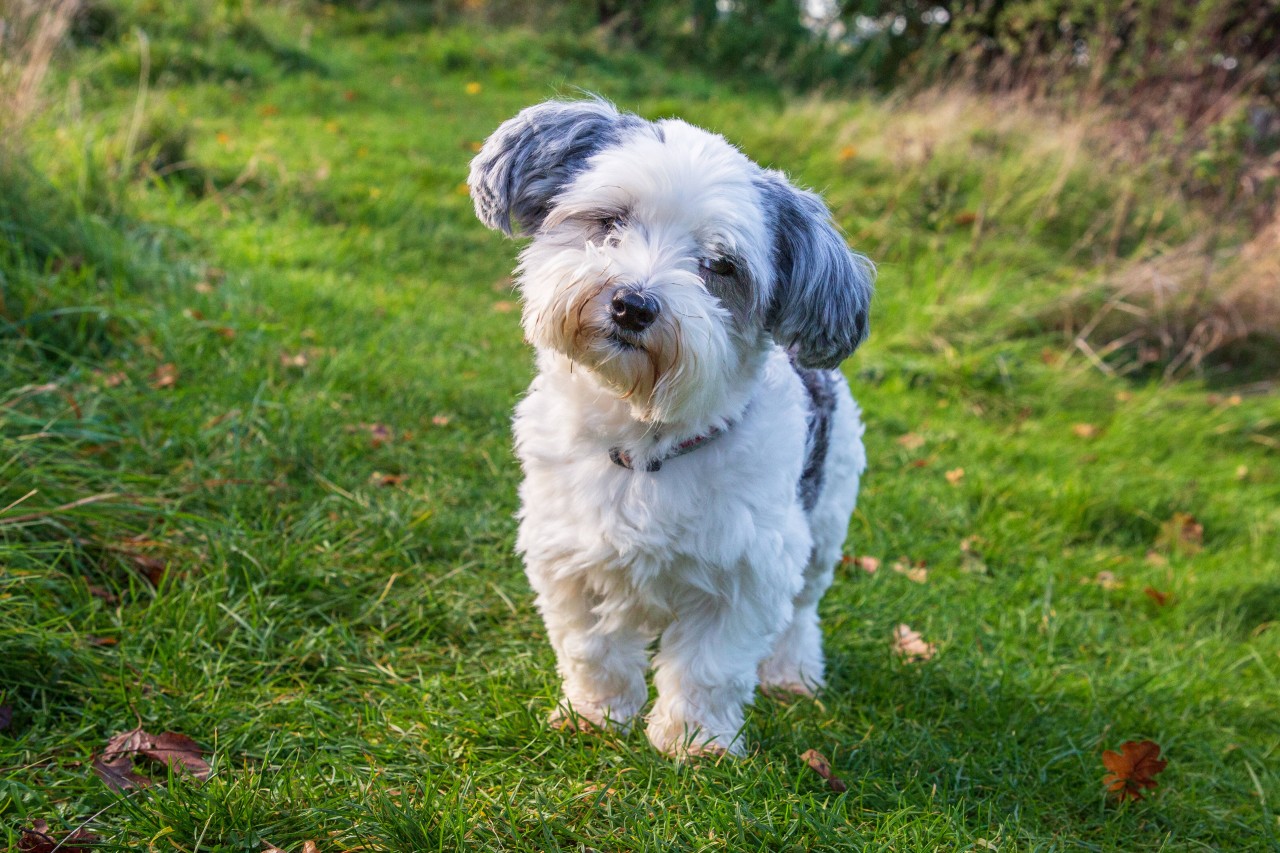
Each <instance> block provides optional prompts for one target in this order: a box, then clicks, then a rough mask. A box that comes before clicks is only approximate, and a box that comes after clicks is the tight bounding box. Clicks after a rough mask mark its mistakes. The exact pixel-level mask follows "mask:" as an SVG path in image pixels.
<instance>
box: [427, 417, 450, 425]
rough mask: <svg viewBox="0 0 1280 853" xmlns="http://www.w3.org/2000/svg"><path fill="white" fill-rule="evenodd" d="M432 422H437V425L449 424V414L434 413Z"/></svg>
mask: <svg viewBox="0 0 1280 853" xmlns="http://www.w3.org/2000/svg"><path fill="white" fill-rule="evenodd" d="M431 423H433V424H435V425H436V426H448V425H449V416H448V415H432V416H431Z"/></svg>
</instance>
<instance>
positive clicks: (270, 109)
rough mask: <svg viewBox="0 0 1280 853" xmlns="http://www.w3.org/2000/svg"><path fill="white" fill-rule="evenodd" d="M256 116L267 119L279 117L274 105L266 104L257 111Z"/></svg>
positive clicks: (278, 110) (277, 109)
mask: <svg viewBox="0 0 1280 853" xmlns="http://www.w3.org/2000/svg"><path fill="white" fill-rule="evenodd" d="M258 114H259V115H261V116H264V117H267V118H270V117H271V116H278V115H280V108H279V107H277V106H276V105H275V104H266V105H265V106H263V107H261V108H260V109H259V110H258Z"/></svg>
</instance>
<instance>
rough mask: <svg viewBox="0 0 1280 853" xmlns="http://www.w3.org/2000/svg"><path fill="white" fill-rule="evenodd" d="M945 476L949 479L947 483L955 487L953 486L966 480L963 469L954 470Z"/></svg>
mask: <svg viewBox="0 0 1280 853" xmlns="http://www.w3.org/2000/svg"><path fill="white" fill-rule="evenodd" d="M943 476H945V477H946V478H947V482H948V483H950V484H951V485H953V486H954V485H956V484H957V483H959V482H960V481H961V480H963V479H964V469H963V468H952V469H951V470H950V471H948V472H947V473H946V474H944V475H943Z"/></svg>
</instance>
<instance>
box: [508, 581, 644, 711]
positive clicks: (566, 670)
mask: <svg viewBox="0 0 1280 853" xmlns="http://www.w3.org/2000/svg"><path fill="white" fill-rule="evenodd" d="M529 577H530V579H531V580H532V581H533V585H534V588H535V590H536V591H537V598H536V604H537V606H538V610H539V611H540V612H541V613H542V619H543V622H544V623H545V624H546V626H547V636H548V638H549V639H550V640H551V646H552V648H553V649H554V650H555V653H556V664H557V668H558V669H559V671H560V677H561V679H562V680H563V686H562V694H561V698H560V702H559V704H558V706H557V708H556V710H555V711H554V712H552V715H551V723H552V725H567V726H576V725H580V724H582V723H584V722H585V723H587V724H588V725H589V726H599V727H601V728H607V727H614V728H618V729H622V730H624V731H625V730H627V729H628V728H629V723H630V720H631V718H632V717H634V716H635V715H636V714H637V713H638V712H639V711H640V708H641V707H642V706H643V705H644V703H645V700H646V699H648V691H647V690H646V689H645V683H644V673H645V667H646V663H647V656H646V653H645V647H646V645H647V644H648V642H649V636H648V635H645V634H644V633H643V632H642V631H641V630H640V629H639V628H638V627H636V626H633V625H631V624H629V623H627V622H625V620H621V619H617V618H611V619H600V618H598V617H597V616H596V614H595V613H594V612H592V607H593V606H594V605H595V604H596V603H597V601H598V599H597V598H596V597H595V596H593V595H592V594H591V593H590V591H589V590H587V589H586V587H585V585H584V584H583V583H582V582H581V581H580V580H578V579H575V578H570V579H564V578H555V579H553V574H552V572H550V571H539V569H538V567H536V566H530V568H529Z"/></svg>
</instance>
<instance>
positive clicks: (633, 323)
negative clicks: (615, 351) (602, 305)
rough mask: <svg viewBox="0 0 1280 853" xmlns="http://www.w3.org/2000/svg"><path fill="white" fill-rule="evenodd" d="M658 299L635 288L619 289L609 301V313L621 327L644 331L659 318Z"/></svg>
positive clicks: (632, 330)
mask: <svg viewBox="0 0 1280 853" xmlns="http://www.w3.org/2000/svg"><path fill="white" fill-rule="evenodd" d="M660 312H661V309H660V308H659V307H658V300H656V299H654V298H653V297H652V296H646V295H645V294H643V293H640V292H639V291H635V290H619V291H618V292H616V293H614V294H613V300H612V301H611V302H610V303H609V313H610V316H611V317H612V318H613V323H614V325H615V326H617V327H618V328H619V329H623V330H624V331H628V332H643V331H644V330H645V329H647V328H649V327H650V326H652V325H653V321H654V320H656V319H658V314H659V313H660Z"/></svg>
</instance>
